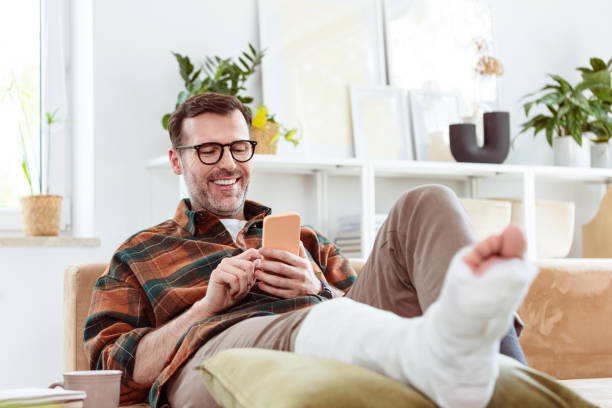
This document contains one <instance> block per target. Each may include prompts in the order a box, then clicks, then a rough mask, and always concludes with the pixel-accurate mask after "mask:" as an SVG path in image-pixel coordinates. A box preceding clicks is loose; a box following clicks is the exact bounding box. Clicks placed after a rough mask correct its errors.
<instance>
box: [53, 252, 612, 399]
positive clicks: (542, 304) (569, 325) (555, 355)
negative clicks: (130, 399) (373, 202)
mask: <svg viewBox="0 0 612 408" xmlns="http://www.w3.org/2000/svg"><path fill="white" fill-rule="evenodd" d="M352 264H353V267H354V268H355V269H356V271H357V272H359V270H360V269H361V267H362V265H363V263H362V262H361V261H358V260H354V261H352ZM107 266H108V264H106V263H89V264H82V265H73V266H70V267H68V268H67V269H66V271H65V273H64V327H63V334H64V340H63V370H64V372H66V371H74V370H88V369H89V363H88V360H87V357H86V355H85V352H84V350H83V345H82V336H83V327H84V325H85V320H86V318H87V313H88V309H89V304H90V300H91V295H92V291H93V287H94V284H95V282H96V280H97V278H98V277H99V276H100V275H101V274H102V273H103V272H104V270H105V269H106V267H107ZM539 266H540V274H539V275H538V277H537V278H536V280H535V281H534V283H533V285H532V286H531V288H530V291H529V293H528V295H527V297H526V298H525V300H524V302H523V304H522V305H521V307H520V309H519V315H520V316H521V318H522V320H523V323H524V329H523V332H522V334H521V336H520V342H521V345H522V347H523V350H524V352H525V355H526V358H527V361H528V363H529V365H530V366H531V367H533V368H535V369H537V370H540V371H543V372H544V373H547V374H549V375H552V376H553V377H556V378H558V379H560V380H562V382H563V383H564V384H565V385H567V386H568V387H570V388H572V389H574V390H575V391H576V392H577V393H578V394H580V395H582V396H583V397H585V398H587V399H588V400H590V401H592V402H595V403H597V404H598V405H599V406H602V407H605V406H610V407H612V324H610V321H611V320H612V262H610V261H603V260H602V261H597V260H579V261H576V262H573V263H572V262H568V261H547V262H541V263H539ZM147 406H148V405H147V404H138V405H134V407H147Z"/></svg>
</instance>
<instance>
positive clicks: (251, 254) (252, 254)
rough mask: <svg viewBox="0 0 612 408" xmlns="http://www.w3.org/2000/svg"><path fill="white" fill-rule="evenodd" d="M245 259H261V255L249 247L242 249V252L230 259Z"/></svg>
mask: <svg viewBox="0 0 612 408" xmlns="http://www.w3.org/2000/svg"><path fill="white" fill-rule="evenodd" d="M236 258H237V259H246V260H248V261H252V260H254V259H261V258H262V255H261V254H260V253H259V251H258V250H257V249H255V248H250V249H247V250H246V251H244V252H243V253H241V254H239V255H236V256H234V257H232V259H236Z"/></svg>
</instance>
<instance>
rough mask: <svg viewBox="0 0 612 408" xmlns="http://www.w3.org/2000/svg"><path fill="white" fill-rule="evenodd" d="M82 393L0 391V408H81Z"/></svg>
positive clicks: (56, 390) (62, 391) (44, 389)
mask: <svg viewBox="0 0 612 408" xmlns="http://www.w3.org/2000/svg"><path fill="white" fill-rule="evenodd" d="M85 397H86V395H85V392H84V391H71V390H64V389H49V388H19V389H14V390H0V408H5V407H11V408H21V407H36V408H51V407H53V408H82V407H83V402H84V401H85Z"/></svg>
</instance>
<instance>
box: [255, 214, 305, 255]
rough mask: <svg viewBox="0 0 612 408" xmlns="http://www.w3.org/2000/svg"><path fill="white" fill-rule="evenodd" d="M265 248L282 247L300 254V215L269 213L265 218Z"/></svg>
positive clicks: (263, 244)
mask: <svg viewBox="0 0 612 408" xmlns="http://www.w3.org/2000/svg"><path fill="white" fill-rule="evenodd" d="M262 247H263V248H273V249H282V250H285V251H288V252H291V253H292V254H294V255H298V256H299V255H300V215H299V214H298V213H285V214H273V215H268V216H267V217H265V218H264V220H263V243H262Z"/></svg>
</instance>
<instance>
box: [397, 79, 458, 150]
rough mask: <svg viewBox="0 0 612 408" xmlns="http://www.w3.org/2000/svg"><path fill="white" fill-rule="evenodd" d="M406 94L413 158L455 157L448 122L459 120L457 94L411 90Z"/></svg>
mask: <svg viewBox="0 0 612 408" xmlns="http://www.w3.org/2000/svg"><path fill="white" fill-rule="evenodd" d="M408 98H409V100H410V120H411V125H412V135H413V142H414V151H415V157H416V159H417V160H433V161H455V159H454V158H453V155H452V154H451V151H450V140H449V125H451V124H453V123H462V119H461V113H460V105H459V104H460V102H459V95H457V94H454V93H440V92H427V91H421V90H411V91H409V92H408Z"/></svg>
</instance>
